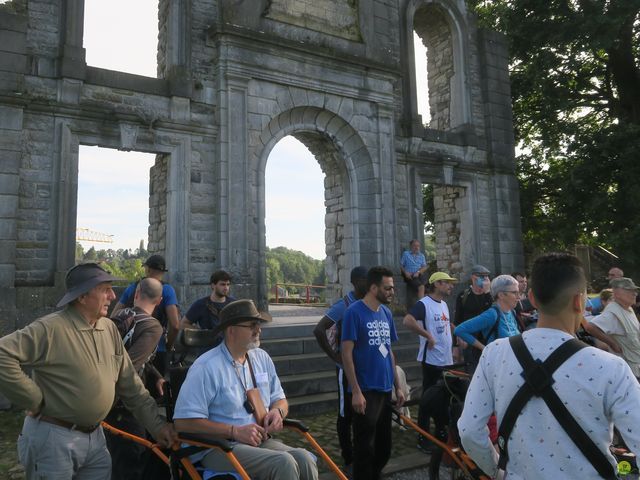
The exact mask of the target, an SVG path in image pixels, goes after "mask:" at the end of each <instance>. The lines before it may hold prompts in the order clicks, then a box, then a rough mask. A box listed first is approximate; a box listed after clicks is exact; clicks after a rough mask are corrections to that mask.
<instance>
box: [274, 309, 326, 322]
mask: <svg viewBox="0 0 640 480" xmlns="http://www.w3.org/2000/svg"><path fill="white" fill-rule="evenodd" d="M326 311H327V307H305V306H300V305H269V313H270V314H271V316H272V317H273V324H274V325H299V324H307V323H313V324H316V323H318V321H319V320H320V319H321V318H322V316H323V315H324V313H325V312H326Z"/></svg>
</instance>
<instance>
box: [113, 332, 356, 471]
mask: <svg viewBox="0 0 640 480" xmlns="http://www.w3.org/2000/svg"><path fill="white" fill-rule="evenodd" d="M215 343H216V337H215V335H212V332H211V331H210V330H195V329H185V330H181V331H180V333H179V334H178V337H177V339H176V351H177V356H178V358H177V359H175V358H174V360H173V361H172V362H171V365H170V368H169V382H167V384H165V392H164V398H163V406H164V408H165V410H166V413H167V419H168V420H169V421H171V420H172V419H173V412H174V407H175V402H176V399H177V397H178V392H179V391H180V387H181V386H182V383H183V382H184V380H185V378H186V376H187V372H188V370H189V365H188V364H189V362H188V359H189V358H191V359H193V358H194V355H193V352H199V353H202V352H203V351H205V350H207V349H209V348H211V347H212V346H213V345H214V344H215ZM283 423H284V426H285V428H288V429H291V430H294V431H296V432H297V433H299V434H300V435H301V436H302V437H303V438H304V439H305V440H306V441H307V442H308V443H309V444H310V445H311V447H312V448H313V449H314V450H315V452H316V453H317V455H318V456H319V457H320V458H322V459H323V460H324V462H325V463H326V464H327V466H328V467H329V468H330V469H331V471H332V472H333V473H334V474H335V475H336V477H337V478H339V479H340V480H347V477H346V476H345V475H344V473H342V471H341V470H340V468H339V467H338V466H337V465H336V464H335V462H334V461H333V460H332V459H331V457H329V455H327V453H326V452H325V451H324V449H323V448H322V447H321V446H320V445H319V444H318V442H316V440H315V439H314V438H313V436H312V435H311V434H310V433H309V428H308V427H307V426H306V425H304V424H303V423H302V422H300V421H298V420H293V419H289V418H287V419H285V420H284V422H283ZM102 426H103V428H104V429H105V430H107V431H108V432H110V433H111V434H112V435H118V436H120V437H123V438H126V439H128V440H130V441H132V442H136V443H138V444H140V445H142V446H144V447H146V448H148V449H149V450H150V451H151V452H152V453H153V454H154V455H155V456H156V457H157V458H158V459H159V460H160V461H161V462H163V463H164V464H165V465H166V466H167V470H168V472H167V475H166V478H171V479H173V480H178V479H190V480H202V478H203V476H202V475H203V473H202V471H203V469H202V468H200V467H199V466H197V465H194V464H193V463H192V462H191V461H190V460H189V457H190V456H192V455H194V454H196V453H198V452H202V451H205V450H209V449H212V448H217V449H219V450H221V451H222V452H224V454H225V455H226V457H227V459H228V460H229V462H230V463H231V465H233V467H234V469H235V470H236V472H232V473H228V474H227V475H226V478H228V479H237V478H238V477H239V478H241V479H242V480H250V478H251V477H249V475H248V474H247V472H246V470H245V469H244V468H243V467H242V465H241V464H240V462H239V461H238V459H237V458H236V457H235V455H234V454H233V445H234V444H233V442H229V441H228V440H225V439H220V438H212V437H209V436H207V435H202V434H193V433H185V432H178V436H179V438H178V441H177V442H176V443H175V444H174V445H173V446H172V448H171V449H170V450H168V451H163V450H162V449H161V448H160V447H159V446H158V445H157V444H154V443H153V442H150V441H149V440H147V439H145V438H141V437H138V436H136V435H132V434H130V433H128V432H125V431H122V430H119V429H117V428H114V427H112V426H111V425H109V424H107V423H104V422H103V424H102ZM215 478H216V479H219V480H222V479H224V478H225V475H224V474H216V476H215Z"/></svg>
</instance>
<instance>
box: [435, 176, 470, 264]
mask: <svg viewBox="0 0 640 480" xmlns="http://www.w3.org/2000/svg"><path fill="white" fill-rule="evenodd" d="M464 197H465V189H464V188H463V187H455V186H442V185H434V187H433V204H434V211H435V215H434V216H435V232H436V252H437V253H436V258H437V260H438V269H439V270H443V271H445V272H447V273H449V274H450V275H459V274H460V273H462V270H463V265H462V262H461V261H460V237H461V228H462V225H461V218H460V212H461V210H462V209H463V205H462V202H463V201H464ZM469 227H471V226H469Z"/></svg>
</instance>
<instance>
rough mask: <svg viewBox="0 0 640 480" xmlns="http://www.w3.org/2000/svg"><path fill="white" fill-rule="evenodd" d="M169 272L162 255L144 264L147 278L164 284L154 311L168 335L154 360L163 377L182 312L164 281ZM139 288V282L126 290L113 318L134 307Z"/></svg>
mask: <svg viewBox="0 0 640 480" xmlns="http://www.w3.org/2000/svg"><path fill="white" fill-rule="evenodd" d="M167 271H168V270H167V264H166V262H165V260H164V257H163V256H162V255H151V256H150V257H149V258H147V260H146V261H145V262H144V272H145V278H154V279H156V280H158V281H159V282H162V301H161V302H160V305H158V306H157V307H156V308H155V309H154V311H153V317H154V318H156V319H157V320H158V321H159V322H160V325H162V328H163V329H164V333H165V335H166V338H165V335H163V336H161V337H160V342H159V343H158V351H157V353H156V356H155V360H154V365H155V366H156V367H157V368H158V370H159V371H160V373H162V374H163V375H164V373H165V371H166V366H167V362H168V359H167V350H168V349H170V348H171V346H172V345H173V340H174V339H175V337H176V335H177V334H178V330H179V328H180V311H179V310H178V298H177V296H176V291H175V290H174V289H173V287H172V286H171V285H169V284H168V283H165V282H163V281H162V279H163V278H164V274H165V273H166V272H167ZM137 286H138V282H133V283H131V284H130V285H129V286H128V287H127V288H126V289H125V291H124V292H123V293H122V295H121V296H120V299H119V300H118V303H117V304H116V306H115V307H114V309H113V311H112V312H111V316H112V317H114V316H116V315H117V313H118V312H119V311H120V310H122V309H123V308H125V307H129V308H131V307H133V298H134V294H135V292H136V288H137Z"/></svg>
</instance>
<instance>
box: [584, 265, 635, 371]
mask: <svg viewBox="0 0 640 480" xmlns="http://www.w3.org/2000/svg"><path fill="white" fill-rule="evenodd" d="M612 270H613V269H612ZM611 288H612V289H613V302H611V303H609V304H608V305H607V306H606V308H605V309H604V311H603V312H602V313H601V314H600V315H598V316H596V317H593V318H591V321H590V322H589V323H587V324H586V325H585V329H586V330H587V332H588V333H589V334H590V335H592V336H594V337H595V338H597V339H598V340H601V341H603V342H604V343H606V344H607V345H608V346H609V347H610V348H611V350H612V351H613V352H615V353H619V354H620V355H621V356H622V358H624V359H625V360H626V361H627V363H628V364H629V366H630V367H631V371H632V372H633V374H634V375H635V376H636V378H640V324H638V318H637V317H636V314H635V312H634V311H633V308H631V307H632V305H633V304H635V303H636V295H637V294H638V287H637V286H636V285H635V284H634V283H633V280H631V279H630V278H625V277H622V278H614V279H613V280H611Z"/></svg>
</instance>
